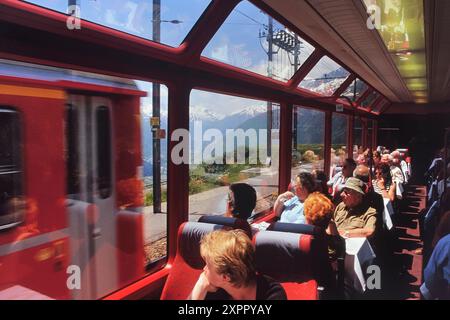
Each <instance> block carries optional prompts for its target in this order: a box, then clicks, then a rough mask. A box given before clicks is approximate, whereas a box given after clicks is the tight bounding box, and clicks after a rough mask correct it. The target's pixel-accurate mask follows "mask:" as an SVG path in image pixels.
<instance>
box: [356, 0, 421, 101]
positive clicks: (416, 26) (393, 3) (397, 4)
mask: <svg viewBox="0 0 450 320" xmlns="http://www.w3.org/2000/svg"><path fill="white" fill-rule="evenodd" d="M363 2H364V4H365V5H366V8H367V11H368V12H369V14H370V16H371V17H372V20H373V23H374V26H375V27H376V29H377V31H378V33H379V34H380V35H381V38H382V39H383V41H384V43H385V45H386V48H387V49H388V51H389V53H390V54H391V57H392V59H393V60H394V63H395V65H396V66H397V68H398V70H399V71H400V74H401V76H402V77H403V78H404V80H405V82H406V85H407V87H408V89H409V90H410V91H411V93H412V95H413V96H414V98H415V100H416V102H418V103H422V102H426V101H427V98H428V90H427V89H428V85H427V65H426V55H425V23H424V12H423V10H424V1H423V0H363Z"/></svg>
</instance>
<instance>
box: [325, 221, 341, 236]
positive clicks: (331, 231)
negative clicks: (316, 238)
mask: <svg viewBox="0 0 450 320" xmlns="http://www.w3.org/2000/svg"><path fill="white" fill-rule="evenodd" d="M326 233H327V234H329V235H330V236H337V235H339V231H338V229H337V227H336V222H334V220H331V221H330V223H329V224H328V228H327V230H326Z"/></svg>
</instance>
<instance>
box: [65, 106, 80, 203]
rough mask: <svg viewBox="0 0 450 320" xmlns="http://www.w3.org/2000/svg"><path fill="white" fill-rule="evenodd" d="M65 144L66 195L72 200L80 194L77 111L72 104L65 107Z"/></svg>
mask: <svg viewBox="0 0 450 320" xmlns="http://www.w3.org/2000/svg"><path fill="white" fill-rule="evenodd" d="M65 126H66V127H65V130H66V134H65V135H66V143H65V145H64V156H65V159H66V165H67V194H68V195H69V197H71V198H74V197H75V196H76V195H77V194H78V193H79V192H80V169H79V149H78V142H77V141H78V140H77V136H78V134H79V130H78V129H79V127H78V110H77V108H75V107H74V106H73V105H72V104H67V105H66V123H65Z"/></svg>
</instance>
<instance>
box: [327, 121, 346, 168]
mask: <svg viewBox="0 0 450 320" xmlns="http://www.w3.org/2000/svg"><path fill="white" fill-rule="evenodd" d="M347 125H348V117H347V116H346V115H344V114H339V113H333V117H332V119H331V145H332V147H331V167H330V177H333V176H334V175H335V174H336V168H337V167H342V165H343V164H344V160H345V159H346V158H347V157H348V150H347Z"/></svg>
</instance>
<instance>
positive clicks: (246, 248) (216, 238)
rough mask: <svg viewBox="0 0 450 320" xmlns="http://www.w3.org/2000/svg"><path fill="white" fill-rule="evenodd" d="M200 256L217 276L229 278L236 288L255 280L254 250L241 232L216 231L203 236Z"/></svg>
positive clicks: (247, 238)
mask: <svg viewBox="0 0 450 320" xmlns="http://www.w3.org/2000/svg"><path fill="white" fill-rule="evenodd" d="M200 254H201V256H202V258H203V259H204V260H205V261H208V262H209V263H211V264H212V265H213V267H214V270H215V271H216V272H217V273H218V274H221V275H227V276H228V277H230V282H231V283H232V284H233V286H235V287H237V288H240V287H242V286H247V285H249V284H250V283H251V282H252V281H253V280H254V278H255V274H256V272H255V250H254V248H253V244H252V242H251V241H250V239H249V237H248V236H247V235H246V234H245V232H244V231H242V230H228V231H226V230H216V231H213V232H211V233H209V234H207V235H205V236H204V237H203V238H202V240H201V242H200Z"/></svg>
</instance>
